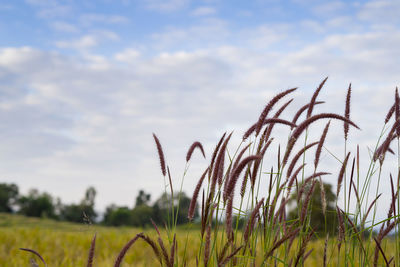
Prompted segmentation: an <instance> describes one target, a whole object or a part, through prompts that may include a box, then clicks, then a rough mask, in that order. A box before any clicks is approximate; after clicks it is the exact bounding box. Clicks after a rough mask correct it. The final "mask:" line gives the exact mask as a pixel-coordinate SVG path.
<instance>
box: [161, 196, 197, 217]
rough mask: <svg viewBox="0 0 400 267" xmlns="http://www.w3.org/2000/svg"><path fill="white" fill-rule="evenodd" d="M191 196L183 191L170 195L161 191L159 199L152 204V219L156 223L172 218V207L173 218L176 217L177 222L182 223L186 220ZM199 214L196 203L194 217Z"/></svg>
mask: <svg viewBox="0 0 400 267" xmlns="http://www.w3.org/2000/svg"><path fill="white" fill-rule="evenodd" d="M190 201H191V198H189V197H188V196H186V194H185V193H184V192H180V193H178V194H176V195H174V198H173V199H172V196H171V195H170V194H167V193H163V194H162V195H161V197H160V198H159V199H157V200H156V202H155V203H154V205H153V213H154V215H153V220H154V221H155V222H156V223H157V224H163V223H164V222H165V223H166V222H167V221H168V219H169V220H172V207H173V208H174V213H173V215H174V217H175V218H174V220H175V219H176V223H177V224H183V223H187V222H188V218H187V216H188V211H189V206H190ZM198 216H199V212H198V208H197V205H196V210H195V216H194V218H195V219H196V218H197V217H198Z"/></svg>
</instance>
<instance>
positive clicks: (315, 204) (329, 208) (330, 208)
mask: <svg viewBox="0 0 400 267" xmlns="http://www.w3.org/2000/svg"><path fill="white" fill-rule="evenodd" d="M311 184H312V183H311V182H309V183H308V184H307V185H305V186H304V191H303V193H302V195H301V198H300V201H299V202H298V194H299V192H298V191H299V190H298V189H296V190H295V191H294V192H293V193H292V195H291V197H290V200H289V205H291V204H292V205H293V204H294V207H293V208H292V209H290V210H289V214H288V219H289V221H292V222H296V220H297V219H298V218H299V216H300V212H301V210H302V207H300V206H299V203H304V200H305V198H306V196H307V194H308V193H309V192H310V189H311ZM301 186H302V184H299V186H298V188H301ZM323 186H324V191H325V199H326V216H324V214H323V210H322V204H323V203H322V197H321V187H320V182H319V180H316V184H315V186H314V191H313V194H312V195H311V199H310V202H309V210H311V217H310V226H311V228H312V229H313V230H314V231H315V232H316V233H317V234H323V233H326V232H329V233H330V234H335V233H336V232H337V229H338V221H337V215H336V208H335V205H336V194H335V193H333V190H332V185H331V184H328V183H323Z"/></svg>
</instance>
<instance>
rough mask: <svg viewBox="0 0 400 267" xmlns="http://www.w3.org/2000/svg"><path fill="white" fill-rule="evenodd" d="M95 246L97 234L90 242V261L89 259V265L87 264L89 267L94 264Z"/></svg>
mask: <svg viewBox="0 0 400 267" xmlns="http://www.w3.org/2000/svg"><path fill="white" fill-rule="evenodd" d="M95 246H96V234H95V235H94V237H93V239H92V242H91V243H90V249H89V255H88V261H87V265H86V266H87V267H92V266H93V259H94V249H95Z"/></svg>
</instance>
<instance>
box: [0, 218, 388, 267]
mask: <svg viewBox="0 0 400 267" xmlns="http://www.w3.org/2000/svg"><path fill="white" fill-rule="evenodd" d="M142 231H143V232H145V233H146V234H149V235H150V236H151V237H155V236H156V232H155V231H154V230H153V229H144V230H143V229H137V228H129V227H119V228H114V227H102V226H97V225H96V226H94V225H84V224H82V225H81V224H73V223H66V222H57V221H53V220H49V219H38V218H28V217H24V216H19V215H8V214H1V213H0V266H29V261H30V259H31V258H32V256H33V255H31V254H30V253H27V252H24V251H21V250H19V248H21V247H22V248H32V249H35V250H36V251H38V252H40V253H41V255H42V256H43V257H44V258H45V260H46V262H47V264H48V266H86V264H87V256H88V250H89V247H90V242H91V240H92V238H93V235H94V234H95V233H96V234H97V240H96V253H95V262H94V266H99V267H101V266H113V263H114V261H115V258H116V257H117V255H118V253H119V251H120V250H121V248H122V247H123V246H124V245H125V243H126V242H128V241H129V240H130V239H131V238H132V237H133V236H135V235H136V234H137V233H139V232H142ZM177 231H178V234H177V236H178V244H179V246H178V254H180V255H182V254H183V253H185V251H184V247H185V246H184V244H185V243H186V237H188V244H189V245H188V246H187V248H188V250H187V252H186V253H187V255H188V258H189V259H192V260H191V261H190V262H188V266H195V265H196V261H195V257H196V252H197V250H198V247H199V246H200V244H199V242H200V238H199V236H198V235H199V233H198V231H197V230H195V231H190V230H185V229H178V230H177ZM164 237H165V239H166V240H167V236H166V235H165V233H164ZM329 246H336V244H333V243H330V244H329ZM384 247H385V250H386V251H387V253H388V254H389V255H391V254H392V253H393V252H394V248H393V247H392V246H391V244H390V243H385V245H384ZM309 248H310V249H313V252H312V253H311V255H310V257H309V258H308V259H307V266H320V263H321V262H322V255H323V249H324V240H314V241H312V242H311V244H310V245H309ZM372 248H373V247H371V249H372ZM336 256H337V255H329V254H328V266H336V265H337V261H336ZM36 261H37V262H38V263H39V261H38V259H36ZM39 266H40V265H39ZM123 266H158V262H157V261H156V259H155V257H153V252H152V250H151V248H150V247H149V246H147V245H146V244H145V243H144V242H142V241H139V242H138V243H136V244H135V245H134V246H133V247H132V248H131V249H130V250H129V252H128V253H127V255H126V257H125V259H124V264H123ZM278 266H284V265H283V264H282V265H279V264H278ZM355 266H357V263H355Z"/></svg>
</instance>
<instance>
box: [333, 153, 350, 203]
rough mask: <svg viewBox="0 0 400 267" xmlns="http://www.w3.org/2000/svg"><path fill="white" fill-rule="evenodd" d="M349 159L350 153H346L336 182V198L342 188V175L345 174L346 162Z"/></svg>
mask: <svg viewBox="0 0 400 267" xmlns="http://www.w3.org/2000/svg"><path fill="white" fill-rule="evenodd" d="M349 157H350V152H348V153H347V155H346V158H345V159H344V161H343V164H342V167H341V168H340V172H339V176H338V182H337V191H336V196H339V193H340V189H341V187H342V181H343V178H344V175H345V173H346V166H347V161H348V160H349Z"/></svg>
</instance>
